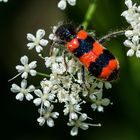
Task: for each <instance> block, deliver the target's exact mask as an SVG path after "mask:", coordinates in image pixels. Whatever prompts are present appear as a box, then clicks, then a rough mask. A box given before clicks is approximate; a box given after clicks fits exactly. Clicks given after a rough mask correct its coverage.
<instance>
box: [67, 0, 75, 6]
mask: <svg viewBox="0 0 140 140" xmlns="http://www.w3.org/2000/svg"><path fill="white" fill-rule="evenodd" d="M67 1H68V3H69V4H70V5H71V6H74V5H76V0H67Z"/></svg>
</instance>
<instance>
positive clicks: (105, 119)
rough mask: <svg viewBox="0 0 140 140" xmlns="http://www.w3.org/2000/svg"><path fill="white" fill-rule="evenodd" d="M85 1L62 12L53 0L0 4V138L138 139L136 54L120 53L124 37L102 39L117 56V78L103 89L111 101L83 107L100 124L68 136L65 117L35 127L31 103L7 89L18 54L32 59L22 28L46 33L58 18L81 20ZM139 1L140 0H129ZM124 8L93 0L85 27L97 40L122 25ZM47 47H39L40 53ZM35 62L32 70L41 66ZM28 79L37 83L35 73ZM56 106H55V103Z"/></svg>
mask: <svg viewBox="0 0 140 140" xmlns="http://www.w3.org/2000/svg"><path fill="white" fill-rule="evenodd" d="M89 2H90V0H77V5H76V6H75V7H71V6H68V7H67V9H66V10H65V11H60V10H59V9H58V8H57V3H58V0H40V1H38V0H9V2H8V3H0V64H1V65H0V66H1V67H0V93H1V94H0V103H1V115H0V116H1V117H2V118H1V122H0V126H1V131H0V133H1V137H2V136H4V139H7V138H9V140H32V139H33V140H58V139H80V140H92V139H94V140H140V59H138V58H136V57H131V58H129V57H126V52H127V48H126V47H124V45H123V41H124V40H125V37H118V38H114V39H111V40H110V41H108V42H107V43H106V44H105V47H107V48H108V49H109V50H111V51H112V52H113V54H115V55H116V56H117V58H118V59H119V61H120V67H121V72H120V79H119V80H118V81H116V82H115V83H113V88H112V89H111V90H108V91H105V94H104V95H105V97H109V98H110V99H111V101H112V102H113V105H110V106H109V107H106V108H105V111H104V113H98V112H92V111H91V110H90V109H89V108H87V109H86V110H87V112H88V113H89V114H90V116H93V121H94V122H95V123H98V122H100V123H102V127H101V128H97V127H90V128H89V130H87V131H80V132H79V135H78V136H77V137H71V136H70V135H69V131H70V128H69V127H67V126H66V122H67V117H63V115H62V116H60V117H59V119H57V120H56V121H55V122H56V126H55V127H54V128H49V127H47V126H46V125H45V126H43V127H40V126H39V125H38V123H37V122H36V118H37V117H38V115H39V114H38V113H37V108H36V107H35V106H34V105H33V104H32V103H31V102H26V101H24V102H18V101H16V100H15V98H14V97H15V94H14V93H11V92H10V87H11V84H12V83H13V82H15V83H18V84H20V78H17V79H16V80H15V81H12V82H10V83H8V82H7V80H8V79H10V78H11V77H12V76H14V75H15V74H16V70H15V69H14V67H15V65H17V64H19V59H20V57H21V56H23V55H25V54H26V55H28V56H29V58H30V60H31V61H32V60H34V59H37V55H36V53H35V51H34V50H32V51H28V50H27V47H26V44H27V42H28V41H27V40H26V33H28V32H30V33H33V34H35V32H36V30H37V29H39V28H43V29H45V30H46V33H47V34H46V37H47V36H48V34H49V33H50V32H51V27H52V26H53V25H56V24H57V23H58V22H59V21H72V22H73V23H74V24H76V25H79V24H81V22H82V21H83V17H84V15H85V13H86V10H87V8H88V5H89ZM133 2H137V3H138V4H139V5H140V0H133ZM125 9H126V7H125V5H124V0H97V9H96V11H95V14H94V15H93V18H92V21H91V23H90V26H89V29H90V30H93V29H94V30H95V32H96V35H97V39H98V38H100V37H101V36H103V35H105V34H107V33H108V32H111V31H114V30H115V31H116V30H119V29H125V27H127V23H126V22H125V20H124V18H123V17H121V16H120V15H121V13H122V12H123V11H124V10H125ZM47 51H48V48H45V49H44V52H45V53H46V52H47ZM42 66H43V62H42V61H39V63H38V69H40V70H44V68H45V67H42ZM33 79H35V78H29V80H28V83H29V82H31V83H33V84H34V85H38V84H39V83H38V82H39V80H40V79H39V78H36V80H33ZM58 109H59V110H61V108H60V107H58Z"/></svg>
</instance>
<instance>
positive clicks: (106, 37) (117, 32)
mask: <svg viewBox="0 0 140 140" xmlns="http://www.w3.org/2000/svg"><path fill="white" fill-rule="evenodd" d="M127 30H128V29H126V30H120V31H116V32H112V33H109V34H107V35H105V36H103V37H102V38H101V39H99V40H98V41H99V42H100V43H101V44H103V43H104V42H106V40H108V39H110V38H113V37H117V36H120V35H124V34H125V32H126V31H127Z"/></svg>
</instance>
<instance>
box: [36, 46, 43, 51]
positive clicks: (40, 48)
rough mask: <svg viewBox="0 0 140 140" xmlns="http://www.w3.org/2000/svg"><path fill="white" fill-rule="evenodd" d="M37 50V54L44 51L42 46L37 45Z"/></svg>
mask: <svg viewBox="0 0 140 140" xmlns="http://www.w3.org/2000/svg"><path fill="white" fill-rule="evenodd" d="M35 49H36V52H38V53H40V52H41V51H42V50H43V48H42V47H41V46H40V45H37V46H36V47H35Z"/></svg>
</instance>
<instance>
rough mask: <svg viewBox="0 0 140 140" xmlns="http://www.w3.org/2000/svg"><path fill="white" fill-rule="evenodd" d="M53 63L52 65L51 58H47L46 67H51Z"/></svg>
mask: <svg viewBox="0 0 140 140" xmlns="http://www.w3.org/2000/svg"><path fill="white" fill-rule="evenodd" d="M51 63H52V62H51V58H50V57H45V65H46V67H47V68H48V67H50V66H51Z"/></svg>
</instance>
